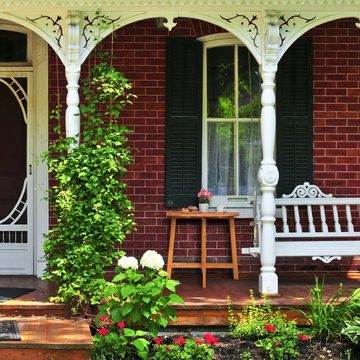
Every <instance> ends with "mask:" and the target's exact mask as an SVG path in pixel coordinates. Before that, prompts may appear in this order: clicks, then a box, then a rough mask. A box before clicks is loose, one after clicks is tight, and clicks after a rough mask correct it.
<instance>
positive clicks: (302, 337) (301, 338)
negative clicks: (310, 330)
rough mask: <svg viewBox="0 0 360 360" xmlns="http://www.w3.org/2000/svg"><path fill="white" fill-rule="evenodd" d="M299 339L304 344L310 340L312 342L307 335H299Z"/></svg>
mask: <svg viewBox="0 0 360 360" xmlns="http://www.w3.org/2000/svg"><path fill="white" fill-rule="evenodd" d="M298 338H299V340H300V341H303V342H306V341H309V340H310V338H309V336H307V335H302V334H299V335H298Z"/></svg>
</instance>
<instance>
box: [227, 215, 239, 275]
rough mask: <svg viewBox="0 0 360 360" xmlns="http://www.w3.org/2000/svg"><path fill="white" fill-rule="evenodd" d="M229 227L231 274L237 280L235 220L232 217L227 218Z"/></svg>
mask: <svg viewBox="0 0 360 360" xmlns="http://www.w3.org/2000/svg"><path fill="white" fill-rule="evenodd" d="M229 227H230V243H231V257H232V265H233V275H234V279H235V280H238V279H239V270H238V262H237V250H236V235H235V220H234V218H230V219H229Z"/></svg>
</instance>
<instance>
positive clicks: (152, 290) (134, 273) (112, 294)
mask: <svg viewBox="0 0 360 360" xmlns="http://www.w3.org/2000/svg"><path fill="white" fill-rule="evenodd" d="M163 266H164V260H163V258H162V256H161V255H160V254H158V253H157V252H156V251H153V250H148V251H146V252H145V253H144V255H143V256H142V258H141V259H140V266H139V264H138V261H137V259H136V258H134V257H127V256H123V257H121V258H120V259H119V261H118V266H117V267H116V269H115V273H116V275H115V277H114V278H113V280H112V282H111V283H108V285H107V288H106V290H105V293H104V302H103V304H102V305H101V307H100V312H99V315H98V319H99V318H100V317H101V316H110V318H111V321H113V322H114V323H119V322H124V323H126V324H127V327H129V328H132V329H141V330H144V331H149V332H150V333H151V334H152V335H153V336H156V335H157V333H158V331H159V329H160V327H166V326H167V325H168V323H169V321H173V322H175V321H176V316H175V310H174V309H173V308H172V307H171V305H172V304H174V303H183V302H184V301H183V299H182V298H181V297H180V296H178V295H177V294H175V289H176V286H177V285H179V284H180V282H179V281H177V280H172V279H169V275H168V273H167V272H166V271H164V270H163V269H162V268H163ZM165 291H166V294H165Z"/></svg>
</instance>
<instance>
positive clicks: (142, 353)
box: [91, 324, 150, 360]
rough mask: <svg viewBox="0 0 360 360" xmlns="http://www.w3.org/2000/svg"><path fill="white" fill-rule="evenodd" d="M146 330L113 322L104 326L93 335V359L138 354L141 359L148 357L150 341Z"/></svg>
mask: <svg viewBox="0 0 360 360" xmlns="http://www.w3.org/2000/svg"><path fill="white" fill-rule="evenodd" d="M146 335H147V334H146V332H144V331H141V330H138V331H134V330H132V329H128V328H125V327H119V326H115V325H114V324H112V325H111V326H108V327H103V328H101V329H100V330H99V333H98V334H96V335H94V336H93V342H94V348H93V350H92V355H91V358H92V359H93V360H105V359H106V360H113V359H114V360H115V359H116V360H117V359H129V358H131V355H134V354H136V355H137V356H138V357H139V358H140V359H147V358H148V355H149V345H150V342H149V340H148V339H147V338H146Z"/></svg>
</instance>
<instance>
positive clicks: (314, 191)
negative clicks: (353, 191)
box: [282, 182, 332, 198]
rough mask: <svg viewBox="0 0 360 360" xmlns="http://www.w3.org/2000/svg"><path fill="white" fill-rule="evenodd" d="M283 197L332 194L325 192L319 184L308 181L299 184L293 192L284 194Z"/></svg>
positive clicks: (314, 196)
mask: <svg viewBox="0 0 360 360" xmlns="http://www.w3.org/2000/svg"><path fill="white" fill-rule="evenodd" d="M282 197H283V198H331V197H332V194H324V193H323V192H322V191H321V190H320V189H319V187H318V186H316V185H312V184H310V183H308V182H304V184H301V185H298V186H296V187H295V189H294V190H293V191H292V193H291V194H288V195H286V194H283V195H282Z"/></svg>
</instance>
